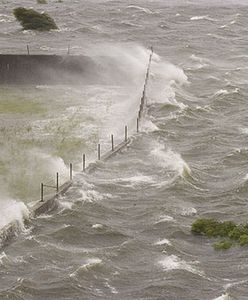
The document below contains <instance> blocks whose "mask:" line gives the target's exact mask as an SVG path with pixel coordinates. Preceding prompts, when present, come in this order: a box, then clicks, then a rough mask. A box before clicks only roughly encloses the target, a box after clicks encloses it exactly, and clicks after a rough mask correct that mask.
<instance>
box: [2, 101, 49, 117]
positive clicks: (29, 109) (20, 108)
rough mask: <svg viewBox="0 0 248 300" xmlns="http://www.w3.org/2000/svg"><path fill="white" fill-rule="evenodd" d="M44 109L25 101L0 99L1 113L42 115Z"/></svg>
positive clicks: (38, 104) (37, 104)
mask: <svg viewBox="0 0 248 300" xmlns="http://www.w3.org/2000/svg"><path fill="white" fill-rule="evenodd" d="M43 112H45V109H44V107H43V106H42V105H41V104H40V103H37V102H34V101H32V100H27V99H6V100H4V99H0V114H1V113H43Z"/></svg>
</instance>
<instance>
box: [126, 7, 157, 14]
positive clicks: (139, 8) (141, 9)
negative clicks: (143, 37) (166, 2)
mask: <svg viewBox="0 0 248 300" xmlns="http://www.w3.org/2000/svg"><path fill="white" fill-rule="evenodd" d="M127 8H129V9H136V10H139V11H141V12H144V13H146V14H152V13H153V12H152V11H151V10H150V9H148V8H145V7H141V6H137V5H129V6H127Z"/></svg>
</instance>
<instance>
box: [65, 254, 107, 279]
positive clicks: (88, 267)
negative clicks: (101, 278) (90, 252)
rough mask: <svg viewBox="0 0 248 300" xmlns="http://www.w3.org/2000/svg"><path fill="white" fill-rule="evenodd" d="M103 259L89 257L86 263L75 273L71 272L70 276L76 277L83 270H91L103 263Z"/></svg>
mask: <svg viewBox="0 0 248 300" xmlns="http://www.w3.org/2000/svg"><path fill="white" fill-rule="evenodd" d="M101 264H102V260H101V259H100V258H89V259H88V260H87V261H86V263H85V264H83V265H82V266H80V267H79V268H77V269H76V271H74V272H73V273H71V274H70V277H75V276H77V275H78V273H80V272H81V271H90V270H91V269H93V268H94V267H96V266H98V265H101Z"/></svg>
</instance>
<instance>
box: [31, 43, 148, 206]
mask: <svg viewBox="0 0 248 300" xmlns="http://www.w3.org/2000/svg"><path fill="white" fill-rule="evenodd" d="M27 51H28V55H29V46H28V45H27ZM69 53H70V46H68V54H69ZM152 55H153V48H152V47H151V54H150V57H149V63H148V67H147V71H146V77H145V84H144V89H143V94H142V97H141V102H140V108H139V112H138V117H137V119H136V131H137V132H139V123H140V119H141V115H142V113H143V109H144V105H145V93H146V86H147V82H148V77H149V72H150V66H151V61H152ZM124 142H125V143H127V142H128V127H127V126H125V140H124ZM111 151H112V152H114V151H115V147H114V135H113V134H111ZM97 158H98V160H101V144H98V145H97ZM85 171H86V155H85V154H83V172H85ZM70 180H72V163H70ZM44 187H48V188H54V189H56V193H58V192H59V173H56V185H55V186H50V185H46V184H44V183H41V202H44Z"/></svg>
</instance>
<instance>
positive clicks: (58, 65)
mask: <svg viewBox="0 0 248 300" xmlns="http://www.w3.org/2000/svg"><path fill="white" fill-rule="evenodd" d="M93 69H94V63H93V61H92V60H91V59H90V58H88V57H86V56H80V55H79V56H71V55H66V56H59V55H14V54H13V55H12V54H0V84H68V83H69V84H73V83H77V81H80V79H82V78H83V77H84V76H85V77H89V75H90V73H91V72H92V71H93ZM86 75H87V76H86Z"/></svg>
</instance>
